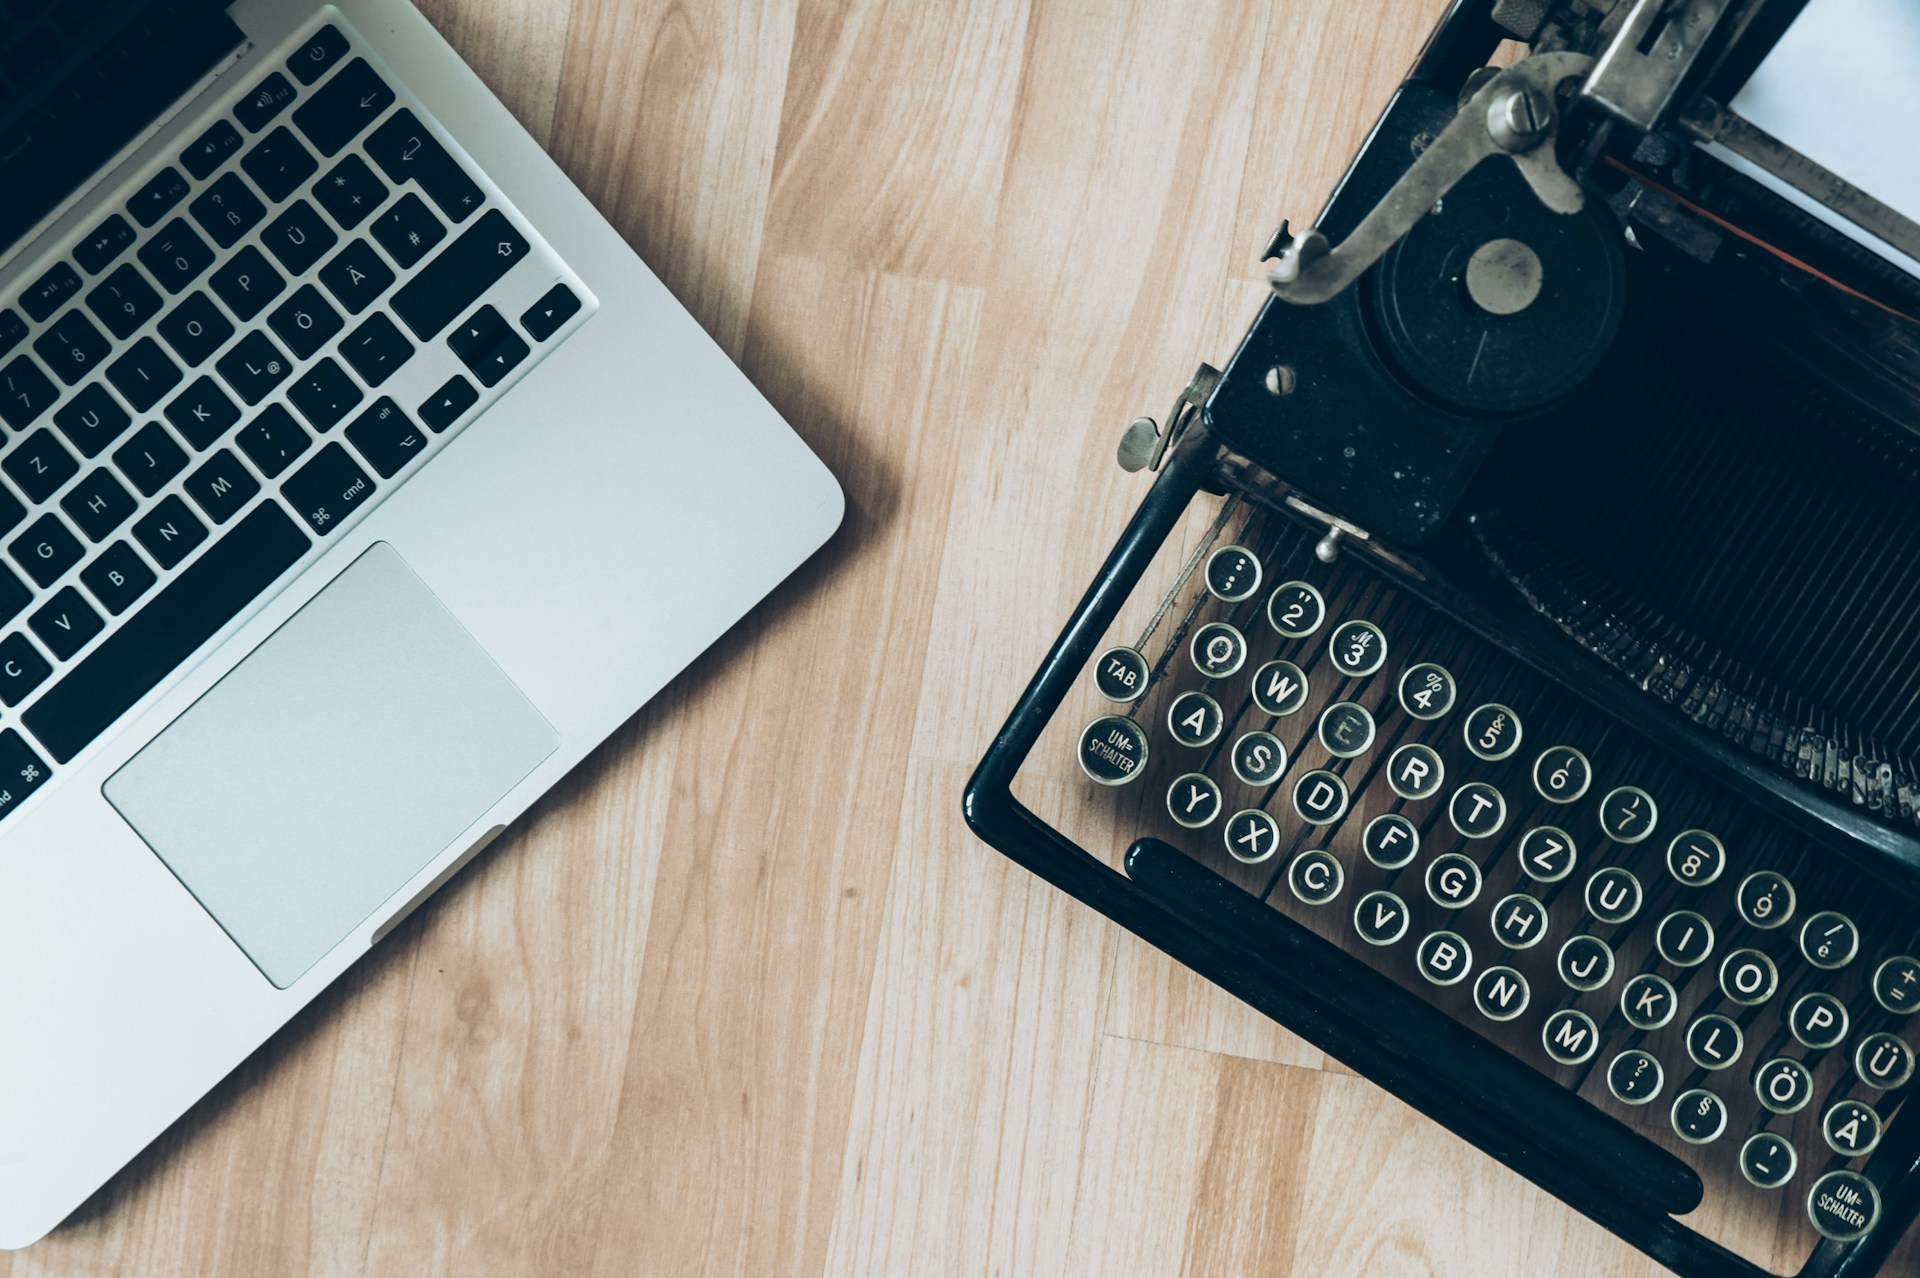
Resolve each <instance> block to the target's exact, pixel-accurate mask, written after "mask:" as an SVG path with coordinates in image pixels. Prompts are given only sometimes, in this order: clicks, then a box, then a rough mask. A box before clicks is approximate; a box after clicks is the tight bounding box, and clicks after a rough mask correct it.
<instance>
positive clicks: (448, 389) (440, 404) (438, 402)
mask: <svg viewBox="0 0 1920 1278" xmlns="http://www.w3.org/2000/svg"><path fill="white" fill-rule="evenodd" d="M479 402H480V392H479V391H477V390H475V389H474V388H473V383H472V382H470V381H468V380H467V379H466V378H464V377H462V376H460V374H458V373H455V374H454V375H453V376H452V377H449V378H448V379H447V384H446V385H445V386H442V387H441V388H440V389H439V390H437V391H435V392H434V393H433V398H431V399H429V400H428V401H427V402H426V403H424V404H422V405H420V420H421V421H423V422H425V423H426V424H427V426H428V427H429V428H430V429H432V430H436V431H442V430H445V429H446V428H447V427H449V426H451V425H453V424H454V423H455V422H457V421H459V420H460V414H462V413H464V412H466V411H467V410H468V409H469V408H472V407H473V406H474V405H475V404H477V403H479Z"/></svg>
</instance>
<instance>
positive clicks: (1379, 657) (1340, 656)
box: [1327, 621, 1387, 679]
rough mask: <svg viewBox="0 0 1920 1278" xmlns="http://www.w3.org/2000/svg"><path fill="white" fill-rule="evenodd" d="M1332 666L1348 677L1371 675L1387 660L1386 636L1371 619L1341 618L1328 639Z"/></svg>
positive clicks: (1329, 657)
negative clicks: (1341, 620) (1346, 619)
mask: <svg viewBox="0 0 1920 1278" xmlns="http://www.w3.org/2000/svg"><path fill="white" fill-rule="evenodd" d="M1327 657H1328V659H1329V660H1331V661H1332V662H1333V668H1334V669H1335V670H1338V671H1339V672H1340V673H1341V674H1343V675H1346V676H1347V677H1348V678H1350V679H1358V678H1360V677H1361V676H1363V675H1370V674H1372V673H1373V672H1374V671H1376V670H1378V669H1379V668H1380V667H1381V666H1383V665H1385V664H1386V661H1387V637H1386V636H1385V635H1383V634H1381V633H1380V627H1378V626H1376V625H1374V624H1373V623H1372V622H1371V621H1343V622H1341V623H1340V624H1339V625H1337V626H1335V627H1334V628H1333V635H1332V637H1331V638H1329V639H1328V640H1327Z"/></svg>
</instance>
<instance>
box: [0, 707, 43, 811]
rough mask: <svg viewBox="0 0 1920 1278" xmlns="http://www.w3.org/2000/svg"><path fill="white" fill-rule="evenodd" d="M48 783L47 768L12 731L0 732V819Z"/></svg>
mask: <svg viewBox="0 0 1920 1278" xmlns="http://www.w3.org/2000/svg"><path fill="white" fill-rule="evenodd" d="M46 779H47V765H46V764H45V763H43V762H41V760H40V756H39V755H37V754H35V753H34V752H33V747H31V746H29V745H28V744H27V743H26V741H25V740H24V739H22V738H21V736H20V734H19V733H17V732H15V731H14V730H13V729H12V728H8V729H7V730H6V731H5V732H0V817H4V816H6V815H7V814H8V813H9V812H12V811H13V810H14V809H15V808H17V807H19V806H20V804H21V802H22V801H23V800H25V799H26V797H27V796H28V795H30V794H32V793H33V792H34V791H35V790H38V789H39V788H40V787H41V786H42V785H43V784H44V783H45V782H46Z"/></svg>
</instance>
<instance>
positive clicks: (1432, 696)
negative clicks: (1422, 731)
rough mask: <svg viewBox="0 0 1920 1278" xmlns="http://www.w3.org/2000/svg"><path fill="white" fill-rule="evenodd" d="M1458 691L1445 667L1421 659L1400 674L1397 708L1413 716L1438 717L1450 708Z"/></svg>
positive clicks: (1421, 717) (1417, 717)
mask: <svg viewBox="0 0 1920 1278" xmlns="http://www.w3.org/2000/svg"><path fill="white" fill-rule="evenodd" d="M1457 695H1458V691H1457V690H1456V689H1455V687H1454V683H1453V676H1452V675H1450V674H1448V673H1447V668H1446V667H1445V666H1436V665H1434V664H1433V662H1431V661H1422V662H1420V663H1419V664H1417V665H1411V666H1408V667H1407V669H1406V672H1405V673H1404V674H1402V675H1401V676H1400V708H1401V709H1402V710H1405V711H1406V712H1407V713H1408V714H1410V715H1412V716H1413V717H1414V718H1416V719H1438V718H1439V717H1440V716H1441V715H1443V714H1445V713H1446V712H1447V711H1449V710H1451V709H1453V701H1454V698H1455V696H1457Z"/></svg>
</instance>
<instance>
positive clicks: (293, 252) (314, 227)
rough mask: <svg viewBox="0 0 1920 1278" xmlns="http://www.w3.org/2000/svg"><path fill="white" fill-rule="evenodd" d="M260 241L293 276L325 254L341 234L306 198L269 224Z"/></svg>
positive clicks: (338, 239) (302, 272)
mask: <svg viewBox="0 0 1920 1278" xmlns="http://www.w3.org/2000/svg"><path fill="white" fill-rule="evenodd" d="M260 242H261V243H262V244H265V245H266V246H267V251H268V252H270V253H272V254H273V255H274V256H275V257H277V258H279V259H280V265H282V266H284V267H286V268H287V274H289V275H301V274H304V273H305V272H306V269H307V268H308V267H310V266H312V265H313V264H314V263H315V262H317V261H319V260H320V259H321V258H322V257H324V256H325V255H326V254H327V253H328V252H329V251H330V250H331V249H332V248H333V246H334V245H335V244H338V243H339V242H340V237H339V235H338V234H337V233H335V231H334V229H333V228H332V227H330V226H328V225H327V223H326V221H325V219H323V218H322V217H321V216H320V215H319V214H318V213H316V212H315V211H314V208H313V205H311V204H309V203H307V202H306V201H305V200H301V201H299V202H298V203H297V204H295V205H294V206H293V207H292V208H290V209H288V210H287V211H286V212H285V213H282V214H281V215H280V216H279V217H277V218H275V219H274V220H273V221H271V222H269V223H268V224H267V229H266V230H264V231H262V232H261V233H260Z"/></svg>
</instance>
